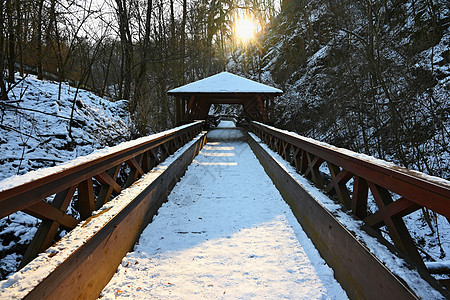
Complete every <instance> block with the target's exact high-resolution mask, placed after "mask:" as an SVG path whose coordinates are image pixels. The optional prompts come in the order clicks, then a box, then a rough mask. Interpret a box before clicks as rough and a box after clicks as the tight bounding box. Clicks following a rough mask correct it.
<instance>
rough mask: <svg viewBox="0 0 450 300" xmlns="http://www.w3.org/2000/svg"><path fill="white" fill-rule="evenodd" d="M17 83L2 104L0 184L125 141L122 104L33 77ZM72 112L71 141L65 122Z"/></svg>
mask: <svg viewBox="0 0 450 300" xmlns="http://www.w3.org/2000/svg"><path fill="white" fill-rule="evenodd" d="M16 80H17V82H19V83H18V84H17V85H16V86H15V87H14V88H13V89H12V91H11V92H10V93H9V95H8V96H9V100H7V101H1V102H0V113H1V115H0V165H1V171H0V180H1V179H5V178H7V177H10V176H12V175H16V174H24V173H26V172H28V171H30V170H35V169H39V168H42V167H49V166H54V165H55V164H58V163H61V162H65V161H67V160H70V159H73V158H75V157H78V156H81V155H86V154H88V153H91V152H92V151H93V150H94V149H98V148H103V147H105V146H111V145H115V144H117V143H118V142H121V141H124V140H126V139H129V137H130V126H129V121H128V120H129V118H128V113H127V110H126V105H127V102H126V101H117V102H110V101H107V100H104V99H102V98H100V97H97V96H95V95H94V94H93V93H91V92H88V91H84V90H80V91H79V92H78V95H77V97H76V99H77V100H76V101H75V105H73V99H74V97H75V93H76V89H75V88H73V87H70V86H69V85H68V84H63V85H62V89H61V97H60V100H58V84H57V83H54V82H49V81H41V80H37V79H36V77H35V76H31V75H30V76H28V77H26V78H20V77H17V78H16ZM72 106H73V107H74V113H73V123H72V124H73V125H72V137H70V136H69V131H68V129H69V120H70V116H71V111H72Z"/></svg>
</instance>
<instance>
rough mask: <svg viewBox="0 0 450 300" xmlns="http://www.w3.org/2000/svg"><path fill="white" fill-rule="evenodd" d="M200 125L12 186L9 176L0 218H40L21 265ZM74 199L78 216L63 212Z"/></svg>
mask: <svg viewBox="0 0 450 300" xmlns="http://www.w3.org/2000/svg"><path fill="white" fill-rule="evenodd" d="M203 125H204V122H203V121H201V122H195V123H192V124H189V125H184V126H180V127H178V128H175V129H172V130H168V131H166V132H163V133H160V134H156V135H154V136H149V137H147V138H144V139H142V140H137V141H136V142H132V143H130V145H129V146H127V147H124V146H123V145H122V146H121V145H119V146H117V147H113V148H111V149H110V151H108V153H106V154H104V155H101V156H99V157H97V158H93V159H91V160H88V161H86V162H83V163H78V164H73V165H72V166H70V167H68V168H66V169H64V168H59V169H58V167H56V169H55V170H57V171H56V172H51V171H52V169H48V172H47V173H48V175H44V176H40V177H38V178H33V180H32V181H28V182H26V183H23V184H18V185H16V184H14V182H15V181H21V180H23V179H21V178H12V179H11V180H10V181H11V185H13V186H14V187H12V188H9V189H6V190H2V191H0V218H3V217H6V216H8V215H10V214H12V213H15V212H17V211H23V212H25V213H27V214H30V215H32V216H34V217H36V218H39V219H41V220H42V223H41V225H40V227H39V228H38V230H37V232H36V234H35V236H34V238H33V240H32V241H31V243H30V245H29V246H28V249H27V251H26V253H25V255H24V258H23V260H22V262H21V265H20V267H22V266H24V265H25V264H27V263H28V262H30V261H31V260H32V259H33V258H34V257H36V256H37V254H38V253H40V252H42V251H44V250H45V249H47V248H48V247H50V246H51V245H52V244H53V239H54V237H55V235H56V233H57V231H58V228H59V227H60V226H62V227H63V228H65V229H69V230H71V229H73V228H74V227H75V226H76V225H77V224H78V223H79V222H80V221H82V220H84V219H86V218H88V217H89V216H90V215H91V213H92V212H93V211H94V210H96V209H98V208H100V207H101V206H102V205H103V204H104V203H106V202H108V201H109V200H110V199H111V198H112V196H113V195H115V194H118V193H120V192H121V190H122V189H124V188H126V187H128V186H130V185H132V184H133V183H134V182H135V181H136V180H137V179H138V178H139V177H140V176H142V175H143V174H144V173H146V172H148V171H150V170H151V169H152V168H153V167H154V166H156V165H157V164H159V163H160V162H162V161H164V160H165V159H166V158H167V157H168V156H169V155H171V154H173V153H174V152H175V151H176V150H177V149H178V148H180V147H181V146H183V145H184V144H186V143H187V142H188V141H190V140H191V139H192V138H194V137H195V136H196V135H197V134H198V133H200V132H201V130H202V127H203ZM24 176H28V175H24ZM3 183H4V182H3ZM94 186H95V188H94ZM52 197H53V199H52ZM73 199H77V201H78V212H79V216H80V217H79V218H78V217H74V216H72V215H69V214H68V213H67V212H66V211H67V208H68V207H69V205H70V203H71V202H72V200H73Z"/></svg>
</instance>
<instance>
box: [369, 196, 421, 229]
mask: <svg viewBox="0 0 450 300" xmlns="http://www.w3.org/2000/svg"><path fill="white" fill-rule="evenodd" d="M420 208H421V206H420V205H417V204H416V203H414V202H411V201H409V200H407V199H405V198H400V199H398V200H396V201H394V202H392V203H391V204H389V205H387V206H386V211H387V213H388V214H389V215H390V216H391V217H404V216H406V215H409V214H410V213H412V212H415V211H416V210H418V209H420ZM364 222H366V223H367V224H368V225H369V226H371V227H375V228H379V227H381V226H383V225H384V221H383V216H382V215H381V213H380V212H379V211H377V212H375V213H374V214H371V215H370V216H367V217H366V218H364Z"/></svg>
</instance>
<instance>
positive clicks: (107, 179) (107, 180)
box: [94, 167, 122, 193]
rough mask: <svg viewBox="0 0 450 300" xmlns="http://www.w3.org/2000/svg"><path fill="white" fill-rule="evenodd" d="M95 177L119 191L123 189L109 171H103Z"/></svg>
mask: <svg viewBox="0 0 450 300" xmlns="http://www.w3.org/2000/svg"><path fill="white" fill-rule="evenodd" d="M117 168H118V167H116V168H115V169H117ZM94 177H95V179H97V180H98V182H100V183H101V184H103V185H107V186H110V187H111V188H112V189H114V190H115V191H116V192H117V193H120V192H121V191H122V188H121V187H120V185H119V184H117V182H116V181H115V180H114V179H113V178H112V177H111V176H109V174H108V173H107V172H102V173H100V174H98V175H95V176H94Z"/></svg>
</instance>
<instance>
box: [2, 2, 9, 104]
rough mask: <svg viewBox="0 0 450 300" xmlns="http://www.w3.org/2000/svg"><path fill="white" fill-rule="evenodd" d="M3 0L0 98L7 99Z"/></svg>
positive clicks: (3, 7)
mask: <svg viewBox="0 0 450 300" xmlns="http://www.w3.org/2000/svg"><path fill="white" fill-rule="evenodd" d="M4 5H5V1H4V0H0V100H8V91H7V89H6V84H5V78H4V72H3V70H4V69H5V64H4V62H5V55H4V54H5V53H4V40H5V39H4V35H3V34H4V32H5V31H4V27H3V24H4V11H5V6H4Z"/></svg>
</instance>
